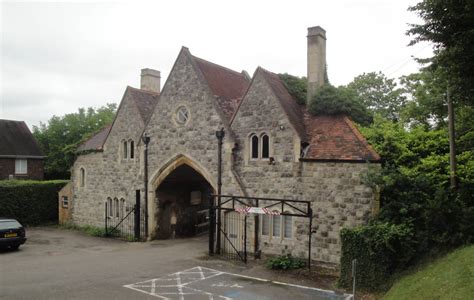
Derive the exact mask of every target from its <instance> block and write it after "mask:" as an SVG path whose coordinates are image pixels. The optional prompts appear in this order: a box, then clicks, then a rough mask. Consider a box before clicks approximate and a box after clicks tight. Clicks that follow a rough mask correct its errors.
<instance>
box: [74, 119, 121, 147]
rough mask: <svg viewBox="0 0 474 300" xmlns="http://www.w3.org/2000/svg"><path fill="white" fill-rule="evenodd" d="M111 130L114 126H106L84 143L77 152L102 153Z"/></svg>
mask: <svg viewBox="0 0 474 300" xmlns="http://www.w3.org/2000/svg"><path fill="white" fill-rule="evenodd" d="M110 128H112V124H110V125H107V126H105V127H104V128H102V129H101V130H100V131H99V132H97V133H96V134H94V135H93V136H91V137H90V138H89V139H88V140H86V141H85V142H84V143H82V144H81V145H79V147H78V148H77V150H76V152H81V151H89V150H91V151H101V150H102V147H103V146H104V143H105V140H106V138H107V135H108V134H109V131H110Z"/></svg>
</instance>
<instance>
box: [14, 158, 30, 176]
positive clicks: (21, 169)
mask: <svg viewBox="0 0 474 300" xmlns="http://www.w3.org/2000/svg"><path fill="white" fill-rule="evenodd" d="M27 173H28V161H27V160H26V159H16V160H15V174H27Z"/></svg>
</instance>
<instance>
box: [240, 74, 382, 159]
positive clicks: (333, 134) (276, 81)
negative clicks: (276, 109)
mask: <svg viewBox="0 0 474 300" xmlns="http://www.w3.org/2000/svg"><path fill="white" fill-rule="evenodd" d="M259 74H261V75H262V76H263V77H264V79H265V80H266V82H267V83H268V85H269V86H270V88H271V89H272V91H273V93H274V94H275V96H276V98H277V99H278V100H279V102H280V104H281V106H282V108H283V110H284V112H285V114H286V115H287V117H288V120H289V121H290V123H291V124H292V126H293V127H294V129H295V131H296V133H297V134H298V135H299V137H300V139H301V141H302V142H303V143H304V144H306V145H308V146H309V148H308V149H307V151H306V153H305V156H304V157H302V159H303V160H338V161H379V160H380V156H379V155H378V154H377V153H376V152H375V151H374V149H373V148H372V147H371V146H370V145H369V144H368V143H367V141H366V140H365V138H364V137H363V136H362V135H361V133H360V132H359V130H358V129H357V128H356V127H355V126H354V124H353V123H352V121H351V120H350V119H349V118H348V117H346V116H343V115H339V116H330V115H323V116H314V115H312V114H311V113H309V112H308V110H307V107H306V106H304V105H300V104H298V102H297V101H296V100H295V99H294V98H293V97H292V96H291V95H290V94H289V93H288V90H287V88H286V86H285V85H284V83H283V82H282V81H281V79H280V77H279V76H278V75H277V74H275V73H272V72H270V71H267V70H265V69H263V68H261V67H258V68H257V70H256V71H255V74H254V78H256V77H257V76H258V75H259ZM234 117H235V115H234Z"/></svg>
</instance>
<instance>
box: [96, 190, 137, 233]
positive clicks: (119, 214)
mask: <svg viewBox="0 0 474 300" xmlns="http://www.w3.org/2000/svg"><path fill="white" fill-rule="evenodd" d="M145 215H146V211H145V210H144V209H142V208H141V207H140V193H139V191H137V192H136V201H135V204H134V205H131V204H129V203H127V202H125V200H123V199H120V200H119V199H116V198H115V199H110V198H109V199H108V200H107V201H106V202H105V236H106V237H114V238H119V239H123V240H126V241H130V242H132V241H144V240H146V217H145Z"/></svg>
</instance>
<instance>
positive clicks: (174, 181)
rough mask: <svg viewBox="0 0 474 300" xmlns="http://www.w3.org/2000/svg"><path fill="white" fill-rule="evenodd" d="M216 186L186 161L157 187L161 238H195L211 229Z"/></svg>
mask: <svg viewBox="0 0 474 300" xmlns="http://www.w3.org/2000/svg"><path fill="white" fill-rule="evenodd" d="M212 193H213V188H212V186H211V185H210V184H209V182H208V181H207V180H206V179H205V178H204V177H203V176H202V175H201V174H200V173H199V172H197V171H196V170H194V169H193V168H192V167H190V166H188V165H186V164H182V165H181V166H179V167H177V168H176V169H174V170H173V171H172V172H171V173H170V174H169V175H168V176H167V177H166V178H165V179H164V180H163V181H162V183H161V184H160V185H159V186H158V188H157V189H156V193H155V195H156V199H155V201H156V207H157V212H156V219H157V230H156V238H157V239H169V238H174V237H191V236H195V235H197V234H201V233H205V232H207V227H208V220H207V216H208V211H209V206H210V204H209V196H210V195H211V194H212Z"/></svg>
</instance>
